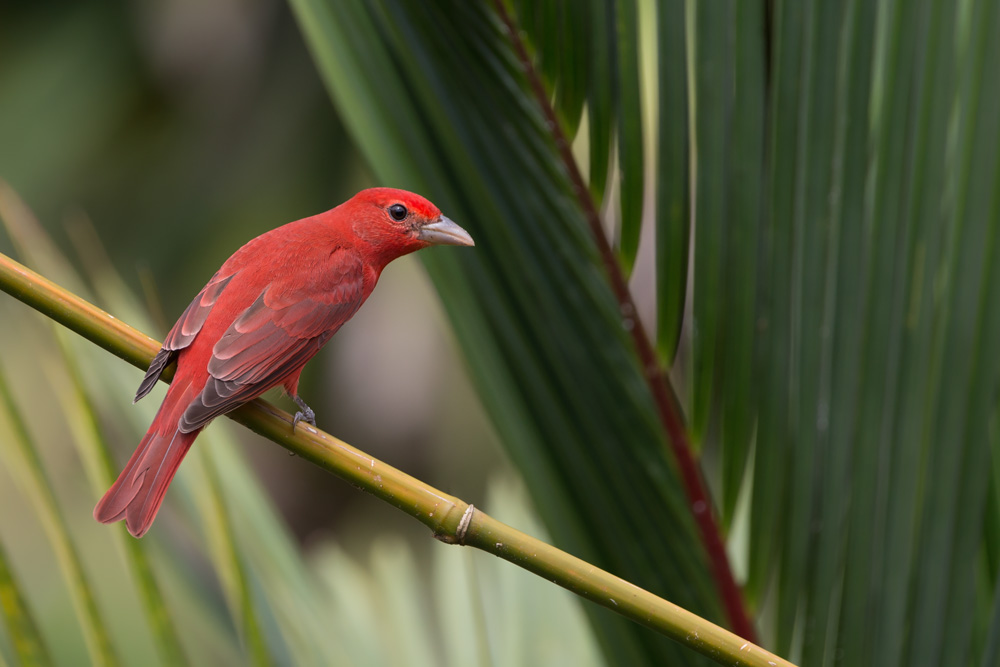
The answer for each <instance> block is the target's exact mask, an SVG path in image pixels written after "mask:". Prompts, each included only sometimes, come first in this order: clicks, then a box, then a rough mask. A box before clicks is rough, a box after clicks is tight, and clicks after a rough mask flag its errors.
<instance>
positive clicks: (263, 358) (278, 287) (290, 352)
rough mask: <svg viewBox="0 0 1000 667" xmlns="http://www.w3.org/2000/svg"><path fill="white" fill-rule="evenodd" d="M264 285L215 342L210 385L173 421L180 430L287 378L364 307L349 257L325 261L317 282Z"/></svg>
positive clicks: (359, 277) (357, 267)
mask: <svg viewBox="0 0 1000 667" xmlns="http://www.w3.org/2000/svg"><path fill="white" fill-rule="evenodd" d="M290 282H291V281H289V280H278V281H275V282H273V283H271V284H270V285H268V286H267V287H265V288H264V289H263V290H262V291H261V293H260V295H259V296H258V297H257V299H256V300H255V301H254V302H253V304H252V305H251V306H250V307H249V308H247V309H246V310H245V311H243V313H242V314H241V315H240V316H239V317H238V318H236V320H235V321H234V322H233V323H232V324H231V325H230V326H229V328H228V329H227V330H226V332H225V334H223V336H222V338H220V339H219V341H218V342H217V343H216V344H215V347H214V348H213V350H212V357H211V359H210V360H209V362H208V374H209V377H208V382H207V383H206V384H205V388H204V389H203V390H202V392H201V394H200V395H199V396H198V397H197V398H196V399H194V400H193V401H192V402H191V403H190V404H189V405H188V407H187V409H186V410H185V411H184V414H183V415H182V416H181V418H180V421H179V423H178V428H179V429H180V430H181V431H183V432H191V431H193V430H195V429H198V428H201V427H203V426H205V425H206V424H207V423H208V422H210V421H211V420H212V419H214V418H215V417H218V416H219V415H222V414H225V413H226V412H229V411H230V410H232V409H234V408H236V407H237V406H239V405H241V404H243V403H246V402H247V401H249V400H251V399H253V398H256V397H257V396H259V395H260V394H262V393H263V392H264V391H266V390H268V389H270V388H271V387H274V386H276V385H278V384H280V383H281V382H283V381H285V379H287V378H288V377H289V376H290V375H292V374H293V373H294V372H295V371H297V370H299V369H301V368H302V366H303V365H304V364H305V363H306V362H307V361H308V360H309V359H310V358H312V357H313V355H315V354H316V353H317V352H318V351H319V349H320V348H321V347H322V346H323V344H324V343H326V341H328V340H329V339H330V337H331V336H332V335H333V334H334V333H335V332H336V331H337V329H339V328H340V327H341V325H343V324H344V323H345V322H346V321H347V320H349V319H350V318H351V316H352V315H354V313H355V312H356V311H357V310H358V308H359V307H360V306H361V303H362V301H363V300H364V290H363V268H362V264H361V260H360V259H359V258H358V256H357V255H356V254H354V253H353V252H349V251H346V250H338V251H335V252H334V253H333V255H331V257H330V259H329V260H327V261H326V263H325V266H324V271H323V277H322V284H317V283H316V281H315V280H310V284H309V285H308V286H292V285H290Z"/></svg>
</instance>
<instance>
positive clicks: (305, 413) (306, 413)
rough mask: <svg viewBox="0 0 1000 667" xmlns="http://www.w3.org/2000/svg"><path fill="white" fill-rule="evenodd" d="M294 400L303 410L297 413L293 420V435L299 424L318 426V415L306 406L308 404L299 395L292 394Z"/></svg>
mask: <svg viewBox="0 0 1000 667" xmlns="http://www.w3.org/2000/svg"><path fill="white" fill-rule="evenodd" d="M292 400H293V401H295V404H296V405H297V406H299V407H300V408H302V409H301V410H299V411H298V412H296V413H295V418H294V419H293V420H292V433H295V427H296V426H298V425H299V422H303V421H304V422H309V423H310V424H312V425H313V426H315V425H316V413H315V412H313V410H312V408H310V407H309V406H308V405H306V402H305V401H303V400H302V399H301V398H299V395H298V394H292Z"/></svg>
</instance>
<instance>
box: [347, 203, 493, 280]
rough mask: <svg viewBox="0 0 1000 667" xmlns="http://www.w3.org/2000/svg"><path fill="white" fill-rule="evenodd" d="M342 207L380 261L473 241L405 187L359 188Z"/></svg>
mask: <svg viewBox="0 0 1000 667" xmlns="http://www.w3.org/2000/svg"><path fill="white" fill-rule="evenodd" d="M341 207H343V208H345V209H346V210H345V211H344V212H345V213H347V214H348V215H347V216H346V219H349V220H350V221H351V225H352V231H353V232H354V234H355V235H356V236H357V237H358V238H359V239H362V240H363V241H365V242H366V243H367V245H368V246H369V249H370V251H371V252H372V253H373V254H374V255H376V256H377V257H378V258H379V259H381V260H382V261H383V263H388V262H390V261H392V260H393V259H395V258H397V257H400V256H402V255H405V254H407V253H411V252H413V251H414V250H420V249H421V248H426V247H427V246H430V245H464V246H471V245H475V243H474V242H473V240H472V237H471V236H469V233H468V232H467V231H465V230H464V229H462V228H461V227H459V226H458V225H456V224H455V223H454V222H452V221H451V220H449V219H448V218H446V217H445V216H443V215H441V211H440V210H438V207H437V206H435V205H434V204H432V203H430V202H429V201H427V200H426V199H424V198H423V197H421V196H420V195H417V194H414V193H412V192H407V191H406V190H396V189H394V188H370V189H368V190H362V191H361V192H359V193H358V194H356V195H354V197H352V198H351V199H349V200H348V201H346V202H344V203H343V204H342V205H341ZM341 207H338V208H341Z"/></svg>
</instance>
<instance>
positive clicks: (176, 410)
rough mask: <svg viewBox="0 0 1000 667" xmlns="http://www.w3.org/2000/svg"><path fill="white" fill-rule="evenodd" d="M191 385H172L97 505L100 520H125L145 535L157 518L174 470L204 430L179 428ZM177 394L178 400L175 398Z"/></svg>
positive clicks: (134, 531)
mask: <svg viewBox="0 0 1000 667" xmlns="http://www.w3.org/2000/svg"><path fill="white" fill-rule="evenodd" d="M188 393H189V392H188V387H177V386H171V388H170V390H169V391H168V393H167V397H166V399H164V401H163V405H161V406H160V411H159V412H158V413H157V414H156V418H155V419H153V423H152V425H151V426H150V427H149V431H147V432H146V435H145V436H144V437H143V439H142V441H141V442H140V443H139V446H138V447H136V450H135V452H134V453H133V454H132V457H131V458H130V459H129V461H128V463H127V464H126V465H125V469H124V470H122V472H121V474H120V475H119V476H118V479H117V480H115V483H114V484H112V485H111V488H110V489H108V492H107V493H105V494H104V497H103V498H101V500H100V501H99V502H98V503H97V506H96V507H95V508H94V518H95V519H97V520H98V521H100V522H101V523H114V522H115V521H121V520H122V519H124V520H125V525H126V526H127V527H128V532H130V533H132V535H134V536H135V537H142V536H143V535H144V534H145V533H146V531H147V530H149V527H150V526H151V525H152V523H153V519H155V518H156V513H157V511H158V510H159V509H160V504H161V503H162V502H163V496H164V495H165V494H166V492H167V487H168V486H170V482H171V480H172V479H173V478H174V473H176V472H177V468H178V467H179V466H180V464H181V461H182V460H183V459H184V455H185V454H187V452H188V450H189V449H190V448H191V444H192V443H193V442H194V440H195V438H196V437H198V433H200V432H201V429H198V430H196V431H192V432H190V433H182V432H181V431H180V430H178V428H177V422H178V420H179V419H180V415H181V414H182V413H183V412H184V408H185V407H186V405H187V401H186V400H184V399H185V398H186V395H187V394H188ZM171 394H174V395H176V398H177V400H172V399H174V396H171Z"/></svg>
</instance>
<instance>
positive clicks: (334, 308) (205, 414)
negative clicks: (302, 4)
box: [94, 188, 473, 537]
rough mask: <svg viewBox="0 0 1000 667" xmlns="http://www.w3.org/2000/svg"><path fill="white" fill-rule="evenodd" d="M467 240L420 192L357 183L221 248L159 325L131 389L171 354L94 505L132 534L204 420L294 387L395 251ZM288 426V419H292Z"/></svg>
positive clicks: (294, 392) (150, 512) (145, 386)
mask: <svg viewBox="0 0 1000 667" xmlns="http://www.w3.org/2000/svg"><path fill="white" fill-rule="evenodd" d="M435 244H445V245H473V242H472V238H471V237H470V236H469V235H468V234H467V233H466V232H465V231H464V230H463V229H462V228H461V227H459V226H458V225H456V224H455V223H453V222H451V221H450V220H448V218H445V217H444V216H442V215H441V212H440V211H439V210H438V209H437V207H435V206H434V205H433V204H431V203H430V202H429V201H427V200H426V199H424V198H423V197H420V196H419V195H415V194H413V193H411V192H406V191H403V190H395V189H391V188H373V189H370V190H363V191H361V192H359V193H358V194H357V195H355V196H354V197H353V198H351V199H350V200H348V201H347V202H345V203H343V204H341V205H340V206H338V207H336V208H334V209H332V210H330V211H327V212H326V213H321V214H319V215H315V216H312V217H309V218H304V219H302V220H298V221H296V222H292V223H289V224H287V225H284V226H282V227H279V228H277V229H274V230H272V231H270V232H267V233H266V234H262V235H261V236H258V237H257V238H255V239H253V240H252V241H250V242H249V243H247V244H246V245H244V246H243V247H242V248H240V249H239V250H237V251H236V253H235V254H234V255H233V256H232V257H230V258H229V259H228V260H226V263H225V264H223V265H222V268H220V269H219V271H218V272H217V273H216V274H215V275H214V276H213V277H212V279H211V280H209V282H208V284H207V285H206V286H205V288H204V289H202V290H201V292H199V293H198V295H197V296H196V297H195V298H194V300H193V301H192V302H191V304H190V305H189V306H188V307H187V309H186V310H185V311H184V313H183V314H182V315H181V317H180V319H178V320H177V323H176V324H174V326H173V328H172V329H171V330H170V332H169V333H168V334H167V337H166V340H165V341H164V343H163V347H162V349H161V350H160V351H159V353H158V354H157V355H156V357H155V358H154V359H153V361H152V363H151V364H150V367H149V371H147V373H146V377H145V378H144V379H143V381H142V383H141V384H140V385H139V390H138V392H137V393H136V398H135V400H136V401H138V400H139V399H140V398H142V397H143V396H145V395H146V394H147V393H149V391H150V390H151V389H152V387H153V385H155V384H156V381H157V379H159V377H160V374H161V373H162V372H163V369H164V368H166V366H167V365H168V364H169V363H170V362H171V361H174V360H176V361H177V372H176V374H175V375H174V380H173V383H172V384H171V385H170V388H169V389H168V390H167V395H166V398H164V399H163V404H162V405H160V409H159V411H158V412H157V414H156V417H155V418H154V419H153V423H152V425H151V426H150V427H149V431H148V432H147V433H146V435H145V437H144V438H143V439H142V441H141V442H140V443H139V446H138V447H137V448H136V450H135V453H133V454H132V457H131V458H130V459H129V461H128V463H127V464H126V465H125V469H124V470H123V471H122V473H121V475H119V476H118V479H117V480H116V481H115V483H114V484H113V485H112V486H111V488H110V489H109V490H108V492H107V493H105V494H104V497H103V498H101V500H100V502H98V503H97V507H96V508H95V509H94V518H95V519H97V520H98V521H101V522H102V523H111V522H114V521H120V520H122V519H124V520H125V524H126V525H127V526H128V530H129V532H130V533H132V535H134V536H136V537H141V536H142V535H143V534H144V533H145V532H146V531H147V530H148V529H149V526H150V524H152V522H153V519H154V518H155V517H156V512H157V510H158V509H159V507H160V504H161V503H162V501H163V496H164V494H165V493H166V490H167V487H168V486H169V484H170V481H171V480H172V479H173V476H174V473H175V472H177V467H178V466H179V465H180V463H181V460H182V459H183V458H184V455H185V454H186V453H187V451H188V449H190V447H191V444H192V443H193V442H194V440H195V438H196V437H197V436H198V433H200V432H201V429H203V428H204V427H205V426H206V425H208V423H209V422H210V421H211V420H212V419H214V418H215V417H218V416H219V415H223V414H225V413H227V412H229V411H231V410H234V409H235V408H237V407H239V406H240V405H243V404H244V403H246V402H248V401H251V400H253V399H254V398H256V397H258V396H260V395H261V394H263V393H264V392H265V391H267V390H268V389H271V388H272V387H276V386H278V385H283V386H284V388H285V389H286V390H287V391H288V393H289V394H291V396H292V397H293V398H294V399H295V400H296V402H297V403H298V404H299V405H300V406H301V407H302V408H303V410H304V413H303V412H300V413H298V414H297V415H296V421H298V420H299V419H303V418H304V419H307V420H309V421H311V417H312V412H311V411H310V410H309V409H308V407H307V406H306V405H305V403H303V402H302V401H301V399H299V398H298V384H299V375H300V374H301V372H302V367H303V366H304V365H305V364H306V362H307V361H309V359H311V358H312V357H313V356H314V355H315V354H316V353H317V352H318V351H319V350H320V348H321V347H322V346H323V345H324V344H325V343H326V342H327V341H328V340H329V339H330V337H331V336H333V334H334V333H336V332H337V330H338V329H339V328H340V327H341V326H342V325H343V324H344V323H345V322H346V321H347V320H349V319H350V318H351V316H352V315H354V313H355V312H357V310H358V308H360V307H361V304H362V303H364V301H365V299H367V298H368V295H369V294H371V292H372V290H373V289H374V288H375V283H376V282H377V281H378V278H379V275H380V274H381V272H382V269H384V268H385V266H386V265H387V264H388V263H389V262H391V261H392V260H393V259H396V258H397V257H400V256H402V255H405V254H407V253H410V252H413V251H415V250H419V249H420V248H423V247H426V246H428V245H435ZM293 428H294V426H293Z"/></svg>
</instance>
